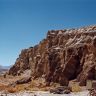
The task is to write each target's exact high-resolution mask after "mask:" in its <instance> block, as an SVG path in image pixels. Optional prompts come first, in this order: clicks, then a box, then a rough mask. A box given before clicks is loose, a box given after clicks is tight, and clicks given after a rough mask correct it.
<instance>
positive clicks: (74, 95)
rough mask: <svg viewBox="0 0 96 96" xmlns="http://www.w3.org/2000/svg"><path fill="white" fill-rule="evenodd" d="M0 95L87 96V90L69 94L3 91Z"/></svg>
mask: <svg viewBox="0 0 96 96" xmlns="http://www.w3.org/2000/svg"><path fill="white" fill-rule="evenodd" d="M0 96H89V92H88V91H83V92H76V93H71V94H50V93H49V92H43V91H32V92H30V91H24V92H19V93H4V92H0Z"/></svg>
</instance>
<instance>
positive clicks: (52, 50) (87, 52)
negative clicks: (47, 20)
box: [9, 26, 96, 85]
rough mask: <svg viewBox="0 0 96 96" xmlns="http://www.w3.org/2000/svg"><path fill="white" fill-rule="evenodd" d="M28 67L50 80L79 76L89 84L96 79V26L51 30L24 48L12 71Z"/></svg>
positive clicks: (63, 81) (16, 72) (17, 72)
mask: <svg viewBox="0 0 96 96" xmlns="http://www.w3.org/2000/svg"><path fill="white" fill-rule="evenodd" d="M28 69H29V70H31V76H32V78H34V79H35V78H38V77H43V78H45V80H46V82H47V84H50V82H57V83H60V84H61V85H68V82H69V81H70V80H74V79H77V81H79V82H80V85H85V84H86V80H87V79H96V26H88V27H83V28H78V29H64V30H51V31H48V33H47V37H46V39H43V40H42V41H41V42H40V43H39V44H38V45H36V46H34V47H30V48H28V49H24V50H22V51H21V54H20V55H19V58H17V60H16V62H15V64H14V66H12V67H11V68H10V70H9V74H10V75H20V74H21V73H22V72H23V71H24V70H28Z"/></svg>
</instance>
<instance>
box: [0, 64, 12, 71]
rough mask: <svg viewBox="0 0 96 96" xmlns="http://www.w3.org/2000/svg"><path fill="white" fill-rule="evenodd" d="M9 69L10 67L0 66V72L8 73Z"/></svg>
mask: <svg viewBox="0 0 96 96" xmlns="http://www.w3.org/2000/svg"><path fill="white" fill-rule="evenodd" d="M10 68H11V66H2V65H0V72H3V71H8V70H9V69H10Z"/></svg>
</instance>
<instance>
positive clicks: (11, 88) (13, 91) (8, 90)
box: [7, 87, 17, 93]
mask: <svg viewBox="0 0 96 96" xmlns="http://www.w3.org/2000/svg"><path fill="white" fill-rule="evenodd" d="M7 92H9V93H15V92H17V89H16V88H13V87H10V88H8V89H7Z"/></svg>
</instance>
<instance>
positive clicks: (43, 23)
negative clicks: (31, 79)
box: [0, 0, 96, 65]
mask: <svg viewBox="0 0 96 96" xmlns="http://www.w3.org/2000/svg"><path fill="white" fill-rule="evenodd" d="M94 24H96V0H0V64H1V65H11V64H14V62H15V60H16V58H17V57H18V55H19V53H20V51H21V49H24V48H28V47H30V46H34V45H35V44H38V42H39V41H40V40H42V39H43V38H45V37H46V33H47V31H48V30H51V29H64V28H71V27H81V26H87V25H94Z"/></svg>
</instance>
